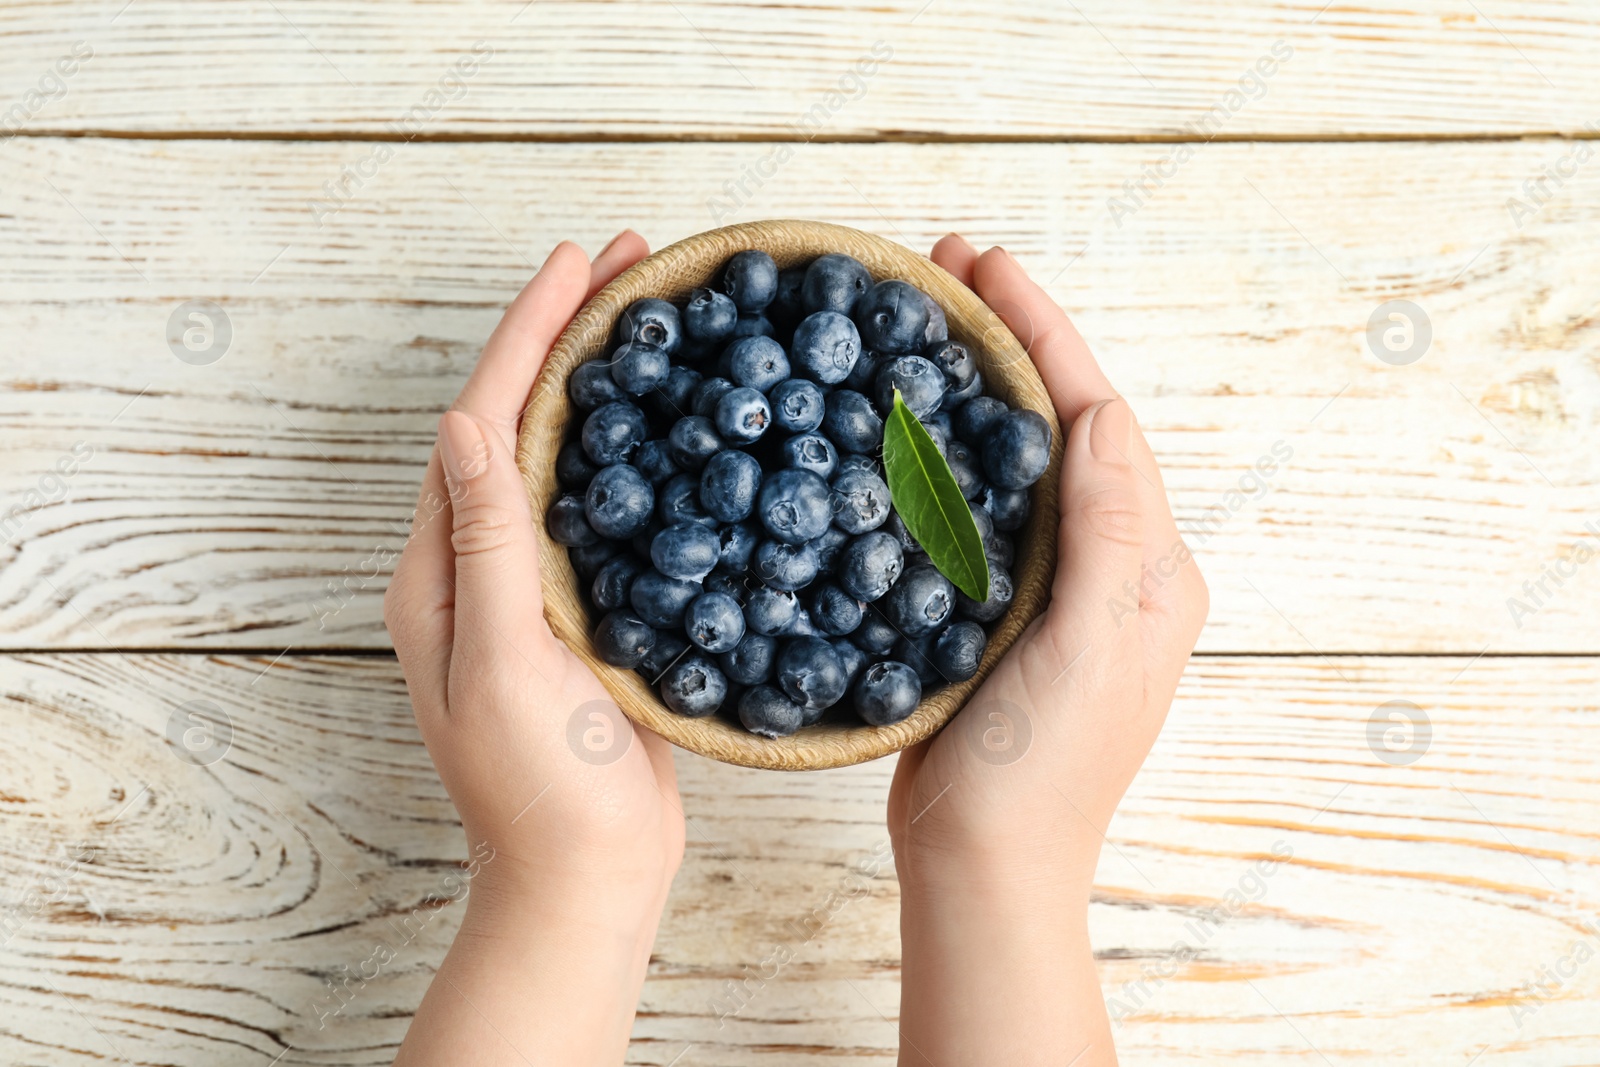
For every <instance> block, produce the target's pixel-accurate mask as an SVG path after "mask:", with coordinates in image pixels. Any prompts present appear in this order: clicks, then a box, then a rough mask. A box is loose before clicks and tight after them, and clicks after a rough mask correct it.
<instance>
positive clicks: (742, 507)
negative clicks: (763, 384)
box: [700, 394, 761, 522]
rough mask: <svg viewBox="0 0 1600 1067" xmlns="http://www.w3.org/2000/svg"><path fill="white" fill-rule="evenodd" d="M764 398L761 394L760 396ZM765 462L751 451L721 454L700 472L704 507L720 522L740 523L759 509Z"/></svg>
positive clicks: (713, 458) (715, 456) (701, 500)
mask: <svg viewBox="0 0 1600 1067" xmlns="http://www.w3.org/2000/svg"><path fill="white" fill-rule="evenodd" d="M757 395H760V394H757ZM760 488H761V462H760V461H759V460H757V459H756V457H754V456H752V455H750V453H748V452H739V451H736V450H731V449H730V450H729V451H727V452H718V453H717V454H716V455H714V456H712V457H711V458H710V459H709V460H707V461H706V469H705V470H704V471H702V472H701V473H700V506H701V507H703V508H705V509H706V511H707V512H709V513H710V514H711V515H712V516H713V517H714V518H716V519H717V520H718V521H719V522H738V521H739V520H740V519H744V518H747V517H748V516H749V514H750V512H751V511H753V510H755V506H756V492H757V491H758V490H759V489H760Z"/></svg>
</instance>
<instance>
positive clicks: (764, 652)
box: [717, 633, 778, 685]
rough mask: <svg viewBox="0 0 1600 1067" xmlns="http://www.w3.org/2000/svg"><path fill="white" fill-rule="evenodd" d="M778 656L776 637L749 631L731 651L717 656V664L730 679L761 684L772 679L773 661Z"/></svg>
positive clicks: (746, 683) (741, 682) (747, 683)
mask: <svg viewBox="0 0 1600 1067" xmlns="http://www.w3.org/2000/svg"><path fill="white" fill-rule="evenodd" d="M777 658H778V642H777V641H776V640H775V639H773V638H771V637H763V636H762V635H761V634H750V633H747V634H745V635H744V638H743V639H742V640H741V641H740V642H739V643H738V645H736V646H735V647H734V648H733V649H732V650H731V651H728V652H724V653H723V654H722V655H720V656H718V657H717V666H719V667H721V668H722V673H723V674H726V675H727V676H728V678H729V680H731V681H735V682H738V683H739V684H740V685H761V684H762V683H764V682H770V681H772V671H773V661H775V660H776V659H777Z"/></svg>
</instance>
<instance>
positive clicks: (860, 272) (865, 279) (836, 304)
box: [800, 252, 872, 315]
mask: <svg viewBox="0 0 1600 1067" xmlns="http://www.w3.org/2000/svg"><path fill="white" fill-rule="evenodd" d="M870 288H872V275H870V274H868V273H867V268H866V267H864V266H862V265H861V261H860V260H858V259H856V258H855V257H854V256H847V255H844V254H842V253H839V252H831V253H829V254H828V255H825V256H818V257H817V258H816V259H814V260H812V261H811V266H809V267H807V268H806V273H805V281H804V282H803V283H802V284H801V286H800V306H801V307H803V308H805V310H806V312H807V313H811V312H817V311H836V312H838V313H840V314H842V315H848V314H850V312H851V311H853V310H855V306H856V301H858V300H860V299H861V297H862V296H864V295H865V294H866V292H867V290H868V289H870Z"/></svg>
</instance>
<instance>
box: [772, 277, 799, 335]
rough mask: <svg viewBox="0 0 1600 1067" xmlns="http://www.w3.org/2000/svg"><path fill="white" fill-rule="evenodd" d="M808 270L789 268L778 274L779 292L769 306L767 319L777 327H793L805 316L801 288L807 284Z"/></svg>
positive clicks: (774, 295)
mask: <svg viewBox="0 0 1600 1067" xmlns="http://www.w3.org/2000/svg"><path fill="white" fill-rule="evenodd" d="M805 280H806V269H805V268H804V267H789V268H787V269H785V270H780V271H779V272H778V291H777V292H776V293H775V294H773V297H772V303H770V304H768V305H767V318H769V319H771V320H772V321H773V323H774V324H775V325H778V326H783V327H785V328H790V327H793V326H794V324H795V323H797V322H799V321H800V319H801V318H802V317H804V315H805V311H804V310H803V309H802V307H801V304H800V288H801V286H802V285H804V284H805Z"/></svg>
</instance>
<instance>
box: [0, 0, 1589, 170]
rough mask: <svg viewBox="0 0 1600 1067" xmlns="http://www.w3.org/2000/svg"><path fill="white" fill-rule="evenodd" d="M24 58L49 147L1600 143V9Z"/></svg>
mask: <svg viewBox="0 0 1600 1067" xmlns="http://www.w3.org/2000/svg"><path fill="white" fill-rule="evenodd" d="M0 34H3V40H4V47H3V48H0V86H3V87H4V88H5V96H4V97H0V99H5V100H6V104H5V107H6V108H7V109H10V108H13V107H19V108H21V110H20V111H18V112H13V113H12V114H13V119H12V121H11V123H10V124H9V128H14V127H17V126H20V127H21V128H24V129H27V130H32V131H43V132H62V131H85V130H88V131H117V132H141V133H148V132H165V133H192V132H212V131H220V132H226V133H241V132H242V133H253V134H274V135H283V134H290V135H299V134H314V135H342V134H361V135H371V136H390V137H410V136H413V135H415V134H418V133H420V134H422V135H432V136H472V137H483V136H503V137H562V138H587V137H596V136H612V137H680V136H695V137H706V136H710V137H726V136H764V137H773V136H776V137H786V138H792V137H800V138H808V137H811V136H814V135H817V134H819V133H820V134H821V135H823V136H828V137H854V138H861V137H869V138H875V137H883V136H891V137H893V136H911V137H950V136H956V137H978V138H983V139H988V138H993V137H995V136H1005V137H1044V138H1054V137H1107V136H1110V137H1130V136H1134V137H1136V136H1161V137H1184V138H1188V139H1191V140H1205V139H1207V138H1209V137H1210V136H1212V135H1216V134H1221V135H1223V136H1227V137H1262V136H1300V137H1326V136H1348V135H1387V136H1417V135H1440V134H1444V135H1479V134H1485V133H1500V134H1512V135H1518V134H1528V133H1542V132H1553V131H1562V132H1574V131H1577V130H1580V129H1581V128H1583V126H1584V124H1585V123H1587V122H1592V121H1596V120H1600V113H1596V111H1595V109H1594V101H1593V96H1592V93H1591V92H1590V91H1589V88H1590V85H1591V84H1592V79H1591V77H1590V60H1591V58H1592V56H1593V55H1594V53H1595V51H1596V48H1597V46H1600V18H1597V16H1596V13H1595V11H1594V9H1593V6H1592V5H1588V4H1585V3H1583V2H1582V0H1533V2H1525V3H1517V4H1512V3H1507V2H1506V0H1496V2H1494V3H1483V4H1477V5H1474V4H1462V3H1458V2H1456V0H1418V2H1416V3H1412V4H1407V5H1405V6H1404V7H1402V8H1398V9H1397V8H1394V7H1391V6H1386V5H1366V4H1345V3H1334V4H1327V5H1324V4H1323V3H1321V2H1320V0H1293V2H1289V0H1254V2H1251V3H1230V4H1226V5H1206V4H1190V3H1184V2H1183V0H1153V2H1147V3H1142V4H1118V3H1115V2H1113V0H1083V2H1082V3H1078V4H1066V5H1038V4H1031V3H1025V2H1023V0H1002V2H997V3H990V4H981V5H979V4H959V3H951V2H949V0H933V2H932V3H928V2H926V0H896V2H894V3H891V4H887V5H856V4H837V3H815V2H813V3H788V2H777V0H771V2H764V3H754V4H739V5H730V4H723V3H710V2H689V0H685V2H684V3H681V4H643V5H625V6H618V5H613V4H605V3H581V2H557V0H540V2H538V3H536V4H532V5H530V4H528V3H527V2H526V0H494V2H486V0H477V2H473V3H466V4H460V3H449V2H438V0H434V2H428V3H411V4H397V5H390V6H385V7H383V8H374V9H370V10H367V9H363V10H360V11H352V10H351V9H350V7H349V5H347V4H341V3H338V2H336V0H293V2H281V3H277V4H270V3H269V4H237V3H228V2H226V0H206V2H199V3H190V2H184V3H181V4H180V3H178V2H177V0H136V2H135V3H133V4H131V5H124V4H122V3H106V4H84V3H77V4H61V3H53V2H50V0H24V2H21V3H13V4H8V5H7V8H6V17H5V20H4V23H3V25H0ZM75 55H77V56H85V58H83V59H82V60H81V61H80V62H78V63H77V64H76V66H75V70H74V73H72V74H70V75H69V76H66V77H62V78H59V79H55V80H52V79H51V72H52V71H53V70H54V69H55V64H56V63H57V62H58V61H60V60H61V59H62V58H63V57H69V59H70V57H73V56H75ZM1280 58H1281V59H1282V62H1281V64H1280V63H1279V59H1280ZM464 59H465V65H463V60H464ZM864 59H865V61H866V65H865V66H858V65H859V64H862V63H863V60H864ZM480 60H481V62H480ZM876 60H881V62H877V61H876ZM1257 64H1262V66H1260V67H1259V68H1258V67H1257ZM67 66H68V67H73V66H74V64H73V63H71V62H69V63H68V64H67ZM861 71H865V72H866V74H865V76H862V75H861V73H860V72H861ZM1252 71H1258V72H1265V73H1266V76H1265V77H1257V78H1256V79H1255V80H1250V78H1251V72H1252ZM30 92H32V93H33V94H34V95H33V96H32V97H30V96H29V95H28V94H29V93H30ZM1230 92H1232V93H1234V94H1235V95H1234V96H1232V97H1230V96H1229V95H1228V94H1229V93H1230Z"/></svg>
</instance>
